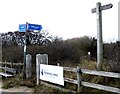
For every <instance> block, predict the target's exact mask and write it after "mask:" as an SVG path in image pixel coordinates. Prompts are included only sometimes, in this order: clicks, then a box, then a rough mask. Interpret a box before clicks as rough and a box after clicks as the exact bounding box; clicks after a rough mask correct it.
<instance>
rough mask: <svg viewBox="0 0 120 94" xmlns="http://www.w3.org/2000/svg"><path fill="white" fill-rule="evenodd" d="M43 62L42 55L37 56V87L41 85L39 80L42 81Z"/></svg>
mask: <svg viewBox="0 0 120 94" xmlns="http://www.w3.org/2000/svg"><path fill="white" fill-rule="evenodd" d="M41 60H42V55H41V54H37V55H36V78H37V85H39V79H40V63H41Z"/></svg>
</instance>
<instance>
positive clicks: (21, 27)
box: [19, 24, 26, 32]
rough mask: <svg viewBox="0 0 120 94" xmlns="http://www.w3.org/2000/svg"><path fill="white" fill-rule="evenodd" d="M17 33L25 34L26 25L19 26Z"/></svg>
mask: <svg viewBox="0 0 120 94" xmlns="http://www.w3.org/2000/svg"><path fill="white" fill-rule="evenodd" d="M19 32H26V24H20V25H19Z"/></svg>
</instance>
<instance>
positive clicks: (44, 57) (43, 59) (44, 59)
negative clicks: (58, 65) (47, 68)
mask: <svg viewBox="0 0 120 94" xmlns="http://www.w3.org/2000/svg"><path fill="white" fill-rule="evenodd" d="M42 64H47V65H48V55H47V54H43V55H42Z"/></svg>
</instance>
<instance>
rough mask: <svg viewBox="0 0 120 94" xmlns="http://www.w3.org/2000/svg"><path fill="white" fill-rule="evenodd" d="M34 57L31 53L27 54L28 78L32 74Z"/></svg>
mask: <svg viewBox="0 0 120 94" xmlns="http://www.w3.org/2000/svg"><path fill="white" fill-rule="evenodd" d="M31 72H32V57H31V55H30V54H27V55H26V79H28V78H31V75H32V73H31Z"/></svg>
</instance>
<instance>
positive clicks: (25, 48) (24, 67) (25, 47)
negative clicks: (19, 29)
mask: <svg viewBox="0 0 120 94" xmlns="http://www.w3.org/2000/svg"><path fill="white" fill-rule="evenodd" d="M27 29H28V23H27V22H26V32H27ZM26 32H25V43H24V61H23V62H24V66H23V71H24V78H25V77H26V72H25V71H26V51H27V46H26Z"/></svg>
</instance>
